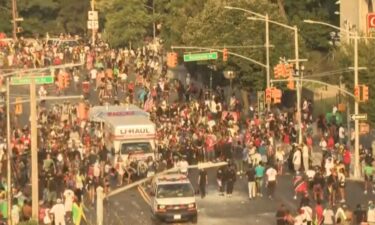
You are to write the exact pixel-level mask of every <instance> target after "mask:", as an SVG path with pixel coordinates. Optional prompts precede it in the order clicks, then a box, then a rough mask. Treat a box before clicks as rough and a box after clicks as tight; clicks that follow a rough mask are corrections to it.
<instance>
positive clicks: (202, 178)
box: [198, 169, 208, 198]
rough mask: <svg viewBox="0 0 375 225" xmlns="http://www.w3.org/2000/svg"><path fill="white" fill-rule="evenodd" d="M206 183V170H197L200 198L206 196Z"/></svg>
mask: <svg viewBox="0 0 375 225" xmlns="http://www.w3.org/2000/svg"><path fill="white" fill-rule="evenodd" d="M207 184H208V179H207V172H206V170H204V169H200V170H199V176H198V185H199V192H200V194H201V198H204V197H206V185H207Z"/></svg>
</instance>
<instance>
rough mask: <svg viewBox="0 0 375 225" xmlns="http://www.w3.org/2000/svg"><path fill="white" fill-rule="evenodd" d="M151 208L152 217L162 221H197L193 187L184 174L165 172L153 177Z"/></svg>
mask: <svg viewBox="0 0 375 225" xmlns="http://www.w3.org/2000/svg"><path fill="white" fill-rule="evenodd" d="M151 208H152V213H153V215H154V217H155V218H156V219H159V220H162V221H189V220H190V221H192V222H193V223H197V222H198V210H197V203H196V200H195V192H194V188H193V185H192V184H191V183H190V181H189V179H188V178H187V177H186V175H184V174H167V175H161V176H159V177H156V178H155V179H154V181H153V183H152V185H151Z"/></svg>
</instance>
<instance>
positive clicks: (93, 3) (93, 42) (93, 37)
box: [91, 0, 96, 45]
mask: <svg viewBox="0 0 375 225" xmlns="http://www.w3.org/2000/svg"><path fill="white" fill-rule="evenodd" d="M91 11H95V0H91ZM95 32H96V29H94V27H93V28H92V36H91V40H92V44H93V45H95Z"/></svg>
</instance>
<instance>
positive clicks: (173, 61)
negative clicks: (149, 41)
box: [167, 52, 178, 68]
mask: <svg viewBox="0 0 375 225" xmlns="http://www.w3.org/2000/svg"><path fill="white" fill-rule="evenodd" d="M177 64H178V61H177V53H176V52H169V53H168V54H167V65H168V67H170V68H174V67H176V66H177Z"/></svg>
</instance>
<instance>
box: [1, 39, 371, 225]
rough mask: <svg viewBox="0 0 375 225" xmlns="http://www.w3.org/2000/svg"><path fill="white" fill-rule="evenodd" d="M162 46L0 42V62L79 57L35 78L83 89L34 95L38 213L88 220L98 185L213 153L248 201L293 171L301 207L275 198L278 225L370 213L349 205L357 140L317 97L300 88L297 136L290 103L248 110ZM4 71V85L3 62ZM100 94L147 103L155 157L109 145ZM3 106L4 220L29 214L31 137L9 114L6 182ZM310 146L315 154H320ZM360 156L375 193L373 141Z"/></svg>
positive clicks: (45, 89) (208, 158) (224, 192)
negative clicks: (178, 67) (176, 73)
mask: <svg viewBox="0 0 375 225" xmlns="http://www.w3.org/2000/svg"><path fill="white" fill-rule="evenodd" d="M60 38H61V39H62V40H64V39H71V38H72V37H68V36H66V35H62V36H61V37H60ZM164 54H165V53H164V50H163V47H162V45H160V44H159V43H155V42H145V45H144V46H143V47H140V48H136V49H132V48H123V49H111V48H110V47H109V46H108V45H107V44H106V43H104V42H101V41H98V44H97V45H95V46H90V45H89V44H85V43H82V44H78V45H59V44H49V43H47V42H44V43H43V42H39V43H38V44H30V43H26V42H23V41H22V39H21V40H20V42H18V43H17V44H14V45H6V46H2V47H0V69H25V70H26V69H31V68H40V67H50V66H59V65H64V64H75V65H74V66H71V67H68V68H57V69H54V70H52V73H53V75H54V77H55V83H54V84H52V85H43V86H39V89H38V95H39V96H46V95H61V96H64V95H68V94H69V90H70V89H74V90H75V91H78V92H81V94H83V95H85V100H82V101H80V102H79V103H76V102H69V101H64V102H63V103H56V104H51V103H47V102H45V101H42V102H40V104H39V105H38V124H39V128H38V161H39V165H38V166H39V177H40V179H39V184H40V185H39V188H40V196H41V197H40V202H39V203H40V213H39V222H40V224H45V225H48V224H53V223H54V224H59V225H60V224H61V225H62V224H75V225H77V224H81V221H85V220H86V216H85V208H87V207H94V203H95V201H96V189H97V187H99V186H101V187H103V188H104V193H105V194H107V193H109V192H110V191H111V190H114V189H116V188H117V187H119V186H123V185H126V184H129V183H132V182H134V181H136V180H138V179H141V178H144V177H146V176H147V175H150V174H154V173H156V172H161V171H163V170H165V169H169V168H173V167H179V168H181V169H183V168H184V166H185V167H186V166H187V165H192V164H197V163H200V162H219V161H225V162H228V165H227V166H223V167H220V168H218V169H217V173H216V179H217V188H218V192H219V194H220V195H221V196H227V197H231V196H232V195H233V190H235V186H236V181H237V180H238V179H247V181H248V182H247V183H248V197H249V199H250V202H252V201H256V199H257V198H263V197H266V198H269V199H273V198H274V195H275V190H276V189H277V186H278V184H277V180H278V177H279V176H283V175H285V174H291V175H293V179H291V180H290V182H291V183H292V184H293V187H294V198H295V200H296V201H297V203H296V204H298V206H299V207H298V210H297V212H293V211H290V210H289V209H288V208H287V207H286V206H285V205H281V206H280V208H279V209H278V211H277V212H276V223H277V224H278V225H288V224H294V225H305V224H306V225H310V224H319V225H321V224H327V225H328V224H361V225H365V224H375V205H374V202H373V201H372V200H371V199H369V200H370V201H369V202H366V203H363V202H359V203H358V205H357V206H356V207H355V208H351V207H350V206H348V205H347V204H346V189H345V188H346V182H347V179H348V177H349V175H350V173H351V171H352V168H351V164H352V153H351V151H352V143H351V142H352V140H351V139H350V135H349V133H350V131H348V130H347V129H345V128H344V127H343V124H342V123H337V121H336V119H334V118H333V119H332V118H331V119H330V120H327V119H326V118H325V117H324V116H322V117H319V118H313V115H312V114H313V104H312V102H311V101H310V100H309V99H305V100H304V101H303V104H302V113H303V122H302V124H303V137H302V143H301V144H298V143H299V137H298V126H297V123H296V113H295V111H293V110H292V111H280V110H278V109H275V110H272V111H270V112H258V111H257V110H256V107H255V105H254V104H251V106H250V108H249V109H244V105H243V103H242V101H241V99H240V98H239V97H238V96H237V95H236V94H234V93H228V92H227V91H225V87H220V86H217V87H216V88H214V89H209V88H204V87H203V85H201V84H199V83H198V82H196V80H195V76H194V75H188V76H187V77H186V78H185V79H184V80H182V79H176V78H173V77H171V76H169V72H168V69H167V67H166V65H165V62H163V58H164V57H165V56H164ZM0 79H1V80H0V85H1V87H2V89H1V90H4V82H5V78H4V77H2V76H1V73H0ZM94 99H96V100H94ZM106 104H111V105H128V104H135V105H137V106H139V107H140V108H142V109H144V110H145V111H147V112H148V113H149V114H150V118H151V120H152V121H153V122H154V123H155V124H156V127H157V132H156V133H157V137H156V146H157V147H156V148H157V149H156V152H157V155H158V157H155V159H157V160H152V159H147V161H146V162H129V161H126V160H122V159H119V157H118V156H117V155H116V154H115V153H114V152H113V151H112V149H107V148H106V147H105V145H104V138H105V137H104V135H103V130H102V127H101V126H100V124H98V123H96V122H93V121H90V120H89V119H88V117H87V115H88V111H89V110H90V108H92V107H93V106H95V105H106ZM245 111H246V112H247V113H244V112H245ZM5 112H6V111H5V108H4V107H3V108H1V110H0V125H1V127H2V129H1V130H0V137H1V138H0V140H1V141H0V142H1V143H0V162H1V166H0V169H1V170H0V171H1V178H2V179H1V184H0V190H1V192H0V213H1V216H2V218H3V219H6V217H7V215H8V210H11V215H12V220H13V224H17V223H19V222H20V221H27V220H29V219H30V218H31V196H30V194H31V193H30V176H31V171H30V168H31V166H30V143H31V137H30V128H29V126H28V125H25V124H20V123H19V121H18V119H17V118H18V117H19V116H20V115H15V114H14V113H12V117H11V120H12V124H13V129H12V133H11V137H12V141H11V142H12V146H11V147H12V148H11V151H12V159H11V160H12V176H13V181H14V182H13V186H12V187H7V185H6V179H5V178H6V172H7V171H6V167H5V165H6V160H7V158H6V155H7V154H6V152H7V145H6V128H5V125H6V114H5ZM336 113H337V114H339V112H337V108H336V107H334V109H333V115H335V114H336ZM314 127H316V128H314ZM314 130H315V131H314ZM317 139H318V140H317ZM3 140H4V141H3ZM315 152H319V153H321V155H322V157H320V158H319V159H318V163H316V162H317V159H316V158H314V157H315V155H316V154H314V153H315ZM361 162H362V165H363V168H362V173H363V177H364V180H365V182H364V189H363V191H364V194H368V193H369V192H375V189H373V183H372V182H373V173H374V172H373V168H374V167H373V156H372V149H367V148H365V147H361ZM205 173H206V172H205V171H204V170H201V171H200V174H201V176H200V181H199V182H198V184H197V185H198V188H197V189H199V193H200V195H201V197H203V198H204V197H205V193H206V178H205V175H204V174H205ZM8 188H11V189H12V193H13V199H12V205H13V206H12V208H11V209H8V208H7V202H6V198H7V196H6V190H7V189H8Z"/></svg>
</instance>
